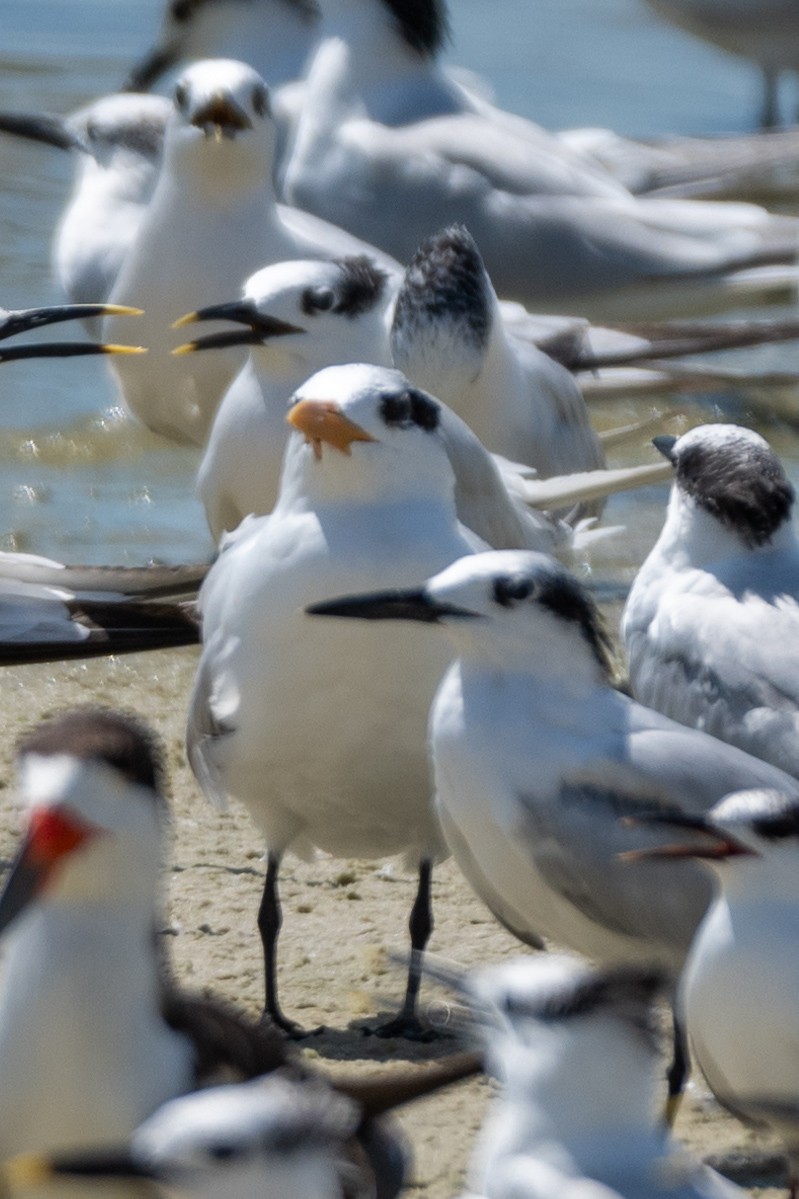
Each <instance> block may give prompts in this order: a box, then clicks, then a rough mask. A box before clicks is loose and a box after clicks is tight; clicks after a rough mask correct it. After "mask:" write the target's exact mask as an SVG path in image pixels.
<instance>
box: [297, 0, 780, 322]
mask: <svg viewBox="0 0 799 1199" xmlns="http://www.w3.org/2000/svg"><path fill="white" fill-rule="evenodd" d="M322 13H323V24H322V30H323V36H322V41H321V43H320V46H319V48H318V50H317V52H316V54H315V56H314V59H313V62H312V64H311V66H310V68H309V72H308V76H307V87H306V95H305V101H304V104H303V109H302V112H301V116H300V120H299V124H298V127H297V130H296V135H295V138H294V141H293V144H292V147H291V151H290V154H289V157H288V162H287V166H286V170H285V174H284V188H285V194H286V197H287V198H288V199H289V200H290V201H291V202H293V203H296V204H298V205H300V206H301V207H303V208H307V209H308V210H310V211H312V212H316V213H318V214H319V215H320V216H325V217H326V218H327V219H328V220H333V221H335V222H336V223H337V224H339V225H342V226H343V227H344V228H349V229H351V230H352V231H355V230H357V231H358V234H359V236H362V237H366V238H367V239H368V240H370V241H371V242H372V243H373V244H375V245H379V246H381V247H382V248H383V249H385V250H387V251H388V252H390V253H392V254H394V255H395V257H397V258H399V259H401V260H403V261H407V259H408V258H409V257H410V255H411V254H412V253H413V252H414V250H415V248H416V246H418V245H419V243H420V242H421V241H422V239H423V238H424V237H426V236H428V235H429V234H430V232H431V231H432V230H433V229H436V228H440V227H441V226H442V225H450V224H454V223H457V222H461V223H463V224H465V225H466V227H467V228H468V229H469V231H470V233H471V234H472V236H473V237H474V238H475V241H476V242H477V244H478V245H479V247H480V252H481V254H482V255H483V258H484V260H485V263H486V266H487V268H488V271H489V274H490V275H491V279H492V281H493V284H494V287H495V289H496V291H497V294H498V295H500V296H502V297H503V298H508V299H516V300H521V301H522V302H523V303H529V304H531V305H533V306H538V307H541V306H543V307H545V308H546V309H547V310H548V311H557V310H558V309H560V310H561V311H574V309H575V308H578V309H579V311H580V312H581V313H583V314H585V315H589V316H593V317H596V316H598V315H601V316H602V317H603V318H604V319H611V318H613V319H624V318H625V317H626V318H629V317H630V315H631V314H634V315H636V316H638V317H640V316H641V315H642V314H645V315H647V316H650V317H651V316H653V315H655V314H658V315H664V314H668V313H673V312H675V311H676V312H680V313H683V312H684V310H685V308H686V306H687V305H693V306H702V307H718V306H724V305H727V306H728V305H729V304H730V303H731V302H736V303H737V302H740V301H742V300H745V299H746V298H747V297H748V296H749V295H752V294H757V295H762V294H763V290H764V288H765V289H766V290H768V289H771V288H772V287H773V286H774V285H776V286H778V287H784V286H786V282H787V283H788V284H789V285H795V282H796V278H795V270H793V269H791V270H789V271H788V272H787V274H786V272H785V271H784V270H783V269H779V270H778V269H776V267H775V268H774V269H772V270H755V271H754V272H753V271H750V270H749V268H760V267H764V266H765V265H766V264H772V263H778V262H779V263H786V262H787V263H794V262H795V259H796V241H797V238H796V229H797V226H796V222H795V221H794V220H793V219H791V218H782V217H774V216H772V215H771V214H770V213H768V212H766V211H765V210H764V209H762V208H758V207H756V206H754V205H745V204H723V203H707V202H699V201H688V200H661V199H650V200H647V199H638V198H636V197H634V196H632V195H631V193H630V192H628V191H627V190H626V188H624V187H623V186H622V185H621V184H619V183H616V182H615V181H614V180H612V179H611V177H610V176H609V175H608V174H607V172H604V171H602V170H601V169H600V168H596V167H591V166H589V165H587V160H586V159H584V158H582V157H581V156H579V155H576V154H575V155H574V157H573V158H569V157H565V156H564V147H563V145H562V144H560V143H557V148H556V149H554V150H553V149H551V148H548V147H547V145H546V144H544V143H546V141H547V139H548V137H549V135H543V137H539V139H538V144H536V142H535V139H534V138H532V134H531V129H534V127H533V126H528V123H526V122H522V121H520V119H519V118H516V117H513V116H511V115H508V114H502V113H499V112H498V111H497V110H493V109H489V110H488V111H487V110H486V106H485V105H477V106H475V105H474V104H472V105H471V106H469V105H467V106H466V108H465V106H464V100H463V93H462V92H460V93H459V94H457V95H456V94H455V92H456V91H457V89H455V88H454V87H453V85H452V84H451V83H450V82H449V81H448V80H447V79H446V78H445V77H444V75H443V74H442V72H441V70H440V68H439V67H438V65H437V63H436V61H435V56H436V52H437V50H438V48H439V47H440V44H441V40H442V37H443V30H444V11H443V4H442V2H441V0H429V3H427V4H425V6H424V20H417V21H413V20H412V19H410V17H409V16H408V12H407V9H406V8H405V6H403V5H401V4H397V3H393V4H392V3H391V0H381V3H380V4H375V3H374V0H326V2H325V3H323V5H322ZM469 108H470V109H471V110H469ZM522 127H523V128H522ZM549 140H550V141H551V140H552V139H549ZM389 214H390V217H389Z"/></svg>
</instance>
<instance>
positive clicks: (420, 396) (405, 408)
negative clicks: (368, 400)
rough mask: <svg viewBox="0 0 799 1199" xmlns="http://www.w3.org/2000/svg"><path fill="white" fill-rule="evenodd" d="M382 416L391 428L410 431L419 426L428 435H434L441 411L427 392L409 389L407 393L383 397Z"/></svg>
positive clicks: (381, 403)
mask: <svg viewBox="0 0 799 1199" xmlns="http://www.w3.org/2000/svg"><path fill="white" fill-rule="evenodd" d="M380 415H381V417H382V419H383V421H384V422H385V424H387V425H388V426H389V428H399V429H409V428H410V426H411V425H418V426H419V428H420V429H424V431H425V432H426V433H432V431H433V430H434V429H437V428H438V424H439V421H440V419H441V410H440V408H439V406H438V404H437V403H436V402H435V400H434V399H432V398H431V397H430V396H429V395H427V393H426V392H424V391H417V390H416V388H415V387H409V388H408V390H407V391H400V392H395V393H394V394H393V395H387V396H383V398H382V400H381V401H380Z"/></svg>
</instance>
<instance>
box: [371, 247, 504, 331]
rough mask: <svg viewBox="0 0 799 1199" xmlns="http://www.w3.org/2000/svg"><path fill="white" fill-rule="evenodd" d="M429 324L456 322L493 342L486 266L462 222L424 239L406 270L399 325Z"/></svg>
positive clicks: (397, 310)
mask: <svg viewBox="0 0 799 1199" xmlns="http://www.w3.org/2000/svg"><path fill="white" fill-rule="evenodd" d="M419 314H422V316H423V319H424V321H425V322H427V321H431V322H434V321H440V320H442V319H446V320H450V321H456V322H457V323H458V324H459V325H461V326H462V327H463V328H464V330H465V331H466V333H467V335H468V336H469V337H470V339H471V340H472V341H473V342H474V343H475V344H476V345H478V346H485V345H487V344H488V339H489V336H490V333H491V300H490V296H489V291H488V283H487V277H486V271H485V266H484V265H483V260H482V258H481V257H480V251H479V250H478V249H477V246H476V245H475V242H474V239H473V237H472V235H471V234H470V233H469V231H468V230H467V229H466V228H465V227H464V226H463V225H451V226H450V227H449V228H448V229H445V230H443V232H441V233H437V234H436V235H435V236H434V237H429V238H428V239H427V240H426V241H424V242H422V244H421V246H420V247H419V249H418V250H417V251H416V253H415V254H414V256H413V258H412V259H411V261H410V263H409V265H408V268H407V270H406V272H405V279H404V281H403V284H402V289H401V290H400V293H399V296H398V297H397V305H396V308H395V310H394V329H395V330H397V329H399V328H400V327H401V326H402V325H403V324H414V323H416V322H417V321H418V319H419Z"/></svg>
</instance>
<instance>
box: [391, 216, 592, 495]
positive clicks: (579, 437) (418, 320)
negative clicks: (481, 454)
mask: <svg viewBox="0 0 799 1199" xmlns="http://www.w3.org/2000/svg"><path fill="white" fill-rule="evenodd" d="M391 353H392V358H393V361H394V365H395V366H396V367H397V368H398V369H399V370H401V371H403V372H404V373H405V374H406V375H407V376H408V378H409V379H412V380H413V381H414V383H416V384H417V386H419V387H423V388H425V390H426V391H429V392H431V393H432V394H433V395H435V396H437V397H438V399H440V400H443V402H444V403H445V404H447V405H449V407H450V408H452V409H453V411H454V412H457V414H458V416H460V417H461V418H462V419H463V420H465V421H466V423H467V425H468V426H469V428H470V429H471V430H472V431H473V432H474V433H476V434H477V436H478V437H479V438H480V440H481V441H482V443H483V445H484V446H486V448H487V449H489V450H491V451H492V452H494V453H497V454H502V455H503V456H504V457H505V458H509V459H511V460H512V461H517V462H524V463H525V464H526V465H528V466H532V467H534V468H535V469H536V471H537V472H538V474H539V475H542V476H543V477H545V478H546V477H547V476H548V475H565V474H568V473H569V472H571V471H583V470H598V469H600V468H601V467H604V466H605V458H604V455H603V453H602V448H601V446H600V443H599V439H598V437H597V435H596V433H595V432H594V430H593V428H592V427H591V423H590V419H589V416H588V409H587V408H586V405H585V401H584V400H583V397H582V395H581V393H580V389H579V387H578V386H577V383H576V382H575V381H574V378H573V376H572V375H571V374H570V372H569V371H568V370H566V369H565V368H564V367H562V366H561V365H560V364H559V363H557V362H555V361H554V360H553V359H552V358H550V357H549V356H548V355H547V354H545V353H544V352H543V351H542V350H539V349H538V347H537V346H535V345H533V344H531V343H530V342H529V341H527V340H524V341H523V340H521V339H520V338H518V337H514V336H513V334H512V331H510V332H509V331H508V329H507V326H506V322H505V320H504V319H503V314H502V312H501V309H500V305H499V301H498V300H497V296H496V293H495V291H494V288H493V287H492V284H491V280H490V279H489V277H488V272H487V271H486V269H485V266H484V264H483V260H482V258H481V256H480V251H479V249H478V248H477V246H476V245H475V242H474V239H473V238H472V237H471V235H470V234H469V232H468V230H467V229H465V228H464V227H463V226H462V225H459V226H454V227H453V228H450V229H445V230H443V231H442V232H440V233H437V234H435V235H433V236H432V237H430V238H428V239H427V240H426V241H425V242H423V243H422V245H421V246H420V247H419V249H418V250H417V251H416V253H415V254H414V256H413V258H412V259H411V261H410V262H409V264H408V266H407V268H406V271H405V275H404V277H403V282H402V287H401V288H400V291H399V294H398V295H397V299H396V303H395V305H394V312H393V320H392V325H391Z"/></svg>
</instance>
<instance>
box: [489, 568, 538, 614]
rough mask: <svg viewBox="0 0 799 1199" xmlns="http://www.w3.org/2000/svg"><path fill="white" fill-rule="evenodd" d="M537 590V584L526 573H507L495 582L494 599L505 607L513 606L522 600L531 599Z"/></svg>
mask: <svg viewBox="0 0 799 1199" xmlns="http://www.w3.org/2000/svg"><path fill="white" fill-rule="evenodd" d="M534 591H535V584H534V583H533V581H532V579H528V578H527V577H526V575H507V576H506V577H505V578H504V579H497V580H496V582H495V583H494V599H495V600H496V602H497V603H498V604H500V605H501V606H502V607H503V608H512V607H513V606H514V604H518V603H519V602H520V601H521V600H526V599H529V598H530V596H531V595H532V594H533V593H534Z"/></svg>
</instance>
